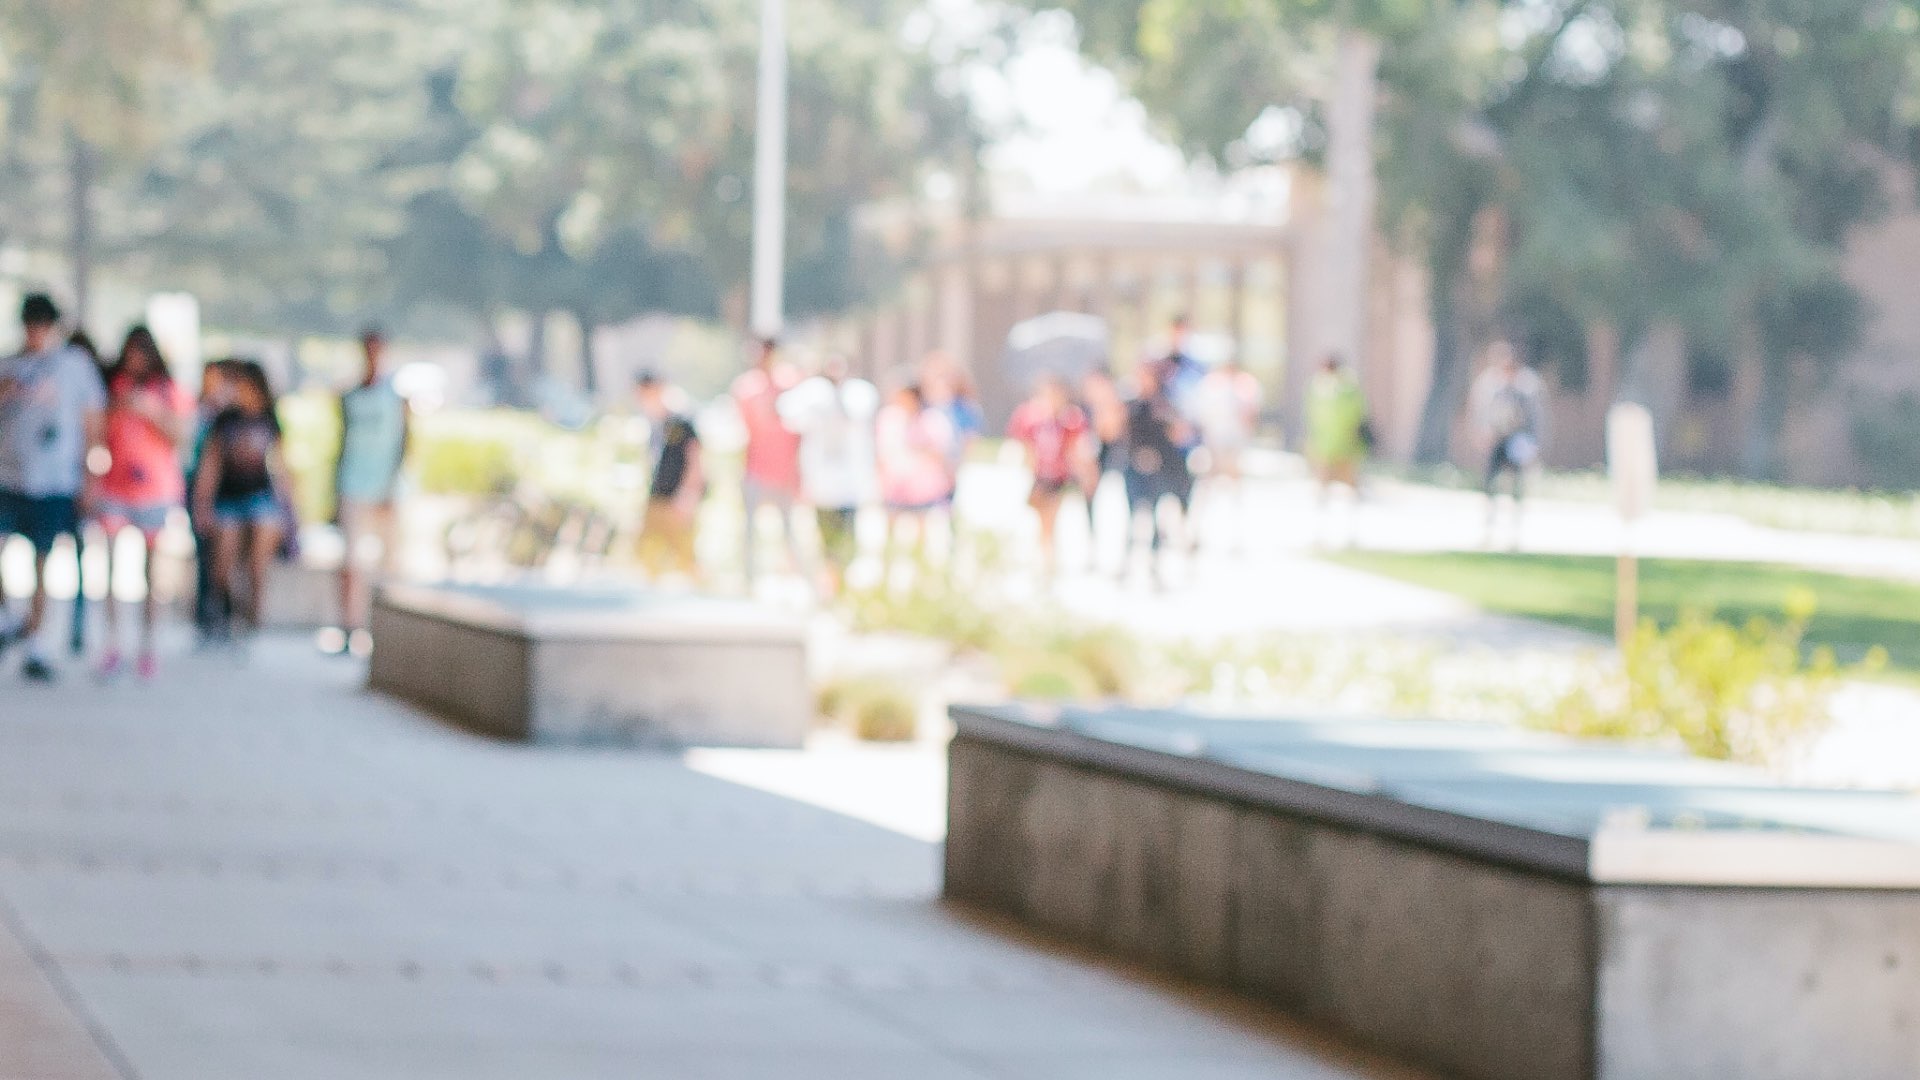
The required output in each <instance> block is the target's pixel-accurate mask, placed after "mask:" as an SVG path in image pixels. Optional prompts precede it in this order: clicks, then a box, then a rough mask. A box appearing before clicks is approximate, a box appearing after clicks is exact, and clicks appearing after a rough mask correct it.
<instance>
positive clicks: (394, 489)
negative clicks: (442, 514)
mask: <svg viewBox="0 0 1920 1080" xmlns="http://www.w3.org/2000/svg"><path fill="white" fill-rule="evenodd" d="M360 347H361V351H362V353H363V354H364V356H365V357H366V366H365V368H364V369H363V371H362V374H361V378H360V383H359V385H357V386H355V387H354V388H353V389H351V390H348V391H347V392H346V393H344V394H342V395H340V457H339V459H338V461H337V463H336V464H335V467H334V488H333V491H334V523H335V524H336V525H338V526H339V528H340V536H341V539H342V541H343V542H344V544H345V549H344V551H343V553H342V558H341V560H340V629H341V631H342V634H341V637H340V639H339V640H340V641H341V646H342V648H345V649H348V650H350V651H352V652H355V653H365V652H366V651H367V649H368V648H369V647H370V646H371V644H372V639H371V638H370V637H369V635H368V633H367V608H368V606H369V601H370V594H371V591H372V581H371V579H370V576H369V574H368V571H369V570H370V569H371V570H374V571H376V572H377V573H379V574H386V573H388V572H391V571H392V569H393V568H394V566H395V563H396V561H397V557H398V555H399V550H398V549H399V544H400V537H399V529H398V527H397V519H396V517H395V514H394V504H395V500H396V498H397V495H398V488H399V482H400V472H401V469H402V467H403V466H404V465H405V464H406V458H407V434H408V426H409V419H410V416H409V412H408V409H407V400H406V399H405V398H403V397H401V396H400V392H399V391H397V390H395V389H394V387H393V381H392V380H391V379H389V378H388V377H387V375H386V373H385V372H384V371H383V370H382V369H381V361H382V360H383V358H384V357H385V355H386V347H387V342H386V336H385V335H384V334H382V333H381V332H380V331H379V330H368V331H366V332H365V333H363V334H361V335H360Z"/></svg>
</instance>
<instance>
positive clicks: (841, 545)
mask: <svg viewBox="0 0 1920 1080" xmlns="http://www.w3.org/2000/svg"><path fill="white" fill-rule="evenodd" d="M814 519H815V520H816V521H817V522H818V523H819V527H820V553H821V554H822V555H824V556H826V559H827V562H829V563H831V564H833V565H834V566H838V567H840V568H841V569H843V570H844V569H846V568H847V567H848V566H851V565H852V564H853V559H854V556H856V555H858V554H859V553H860V536H859V533H858V531H857V528H856V526H857V523H858V519H859V511H857V510H853V509H851V508H848V509H838V510H827V509H819V510H815V511H814Z"/></svg>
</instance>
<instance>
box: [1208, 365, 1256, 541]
mask: <svg viewBox="0 0 1920 1080" xmlns="http://www.w3.org/2000/svg"><path fill="white" fill-rule="evenodd" d="M1192 414H1193V419H1194V427H1195V430H1196V431H1197V433H1198V434H1199V437H1200V446H1201V447H1202V448H1203V449H1204V451H1205V453H1204V455H1203V456H1204V458H1205V460H1206V480H1205V485H1204V493H1203V494H1202V495H1201V496H1199V497H1197V498H1196V502H1200V503H1203V504H1204V506H1205V508H1206V510H1207V511H1208V512H1209V513H1210V515H1211V516H1212V517H1214V518H1216V519H1217V518H1218V517H1219V516H1220V513H1221V509H1222V508H1225V507H1229V506H1231V507H1232V508H1233V509H1234V521H1233V523H1232V526H1233V536H1234V541H1233V542H1234V545H1235V546H1236V547H1238V546H1240V545H1241V544H1242V543H1243V542H1244V540H1245V533H1246V522H1245V517H1246V513H1245V505H1244V504H1245V501H1246V500H1245V490H1244V484H1243V481H1244V479H1245V477H1246V455H1247V450H1248V448H1249V447H1251V446H1252V445H1253V436H1254V433H1255V431H1257V430H1258V429H1259V426H1260V380H1259V379H1256V378H1254V376H1253V373H1252V372H1250V371H1248V370H1247V369H1246V368H1244V367H1242V366H1241V365H1240V362H1239V361H1238V360H1237V359H1228V360H1226V361H1224V362H1223V363H1221V364H1220V365H1219V366H1217V367H1215V368H1214V369H1213V370H1211V371H1209V372H1207V373H1206V374H1205V375H1203V376H1201V378H1200V382H1199V384H1198V385H1197V386H1196V387H1195V389H1194V393H1193V408H1192ZM1195 516H1196V517H1198V516H1199V510H1198V509H1196V511H1195Z"/></svg>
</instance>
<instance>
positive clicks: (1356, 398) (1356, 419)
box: [1306, 353, 1373, 542]
mask: <svg viewBox="0 0 1920 1080" xmlns="http://www.w3.org/2000/svg"><path fill="white" fill-rule="evenodd" d="M1306 421H1307V432H1306V451H1307V463H1308V465H1310V466H1311V467H1312V469H1313V476H1314V480H1315V482H1316V483H1317V484H1318V485H1319V510H1320V516H1321V517H1322V518H1324V517H1325V516H1326V512H1327V506H1328V503H1329V502H1330V501H1331V499H1332V495H1333V489H1334V488H1335V487H1336V486H1344V487H1346V488H1347V489H1348V490H1349V491H1350V492H1352V494H1353V499H1354V502H1355V504H1356V506H1357V504H1358V502H1359V499H1360V471H1361V468H1362V467H1363V466H1364V465H1365V464H1366V459H1367V453H1368V451H1369V450H1370V449H1371V443H1372V439H1373V435H1372V427H1373V425H1372V423H1371V422H1370V421H1369V420H1368V419H1367V400H1366V396H1365V394H1364V393H1363V392H1362V390H1361V389H1360V380H1358V379H1356V378H1354V377H1353V373H1352V372H1351V371H1349V370H1348V369H1347V366H1346V363H1345V362H1344V360H1343V359H1342V358H1341V356H1340V355H1339V354H1338V353H1330V354H1328V355H1327V357H1326V359H1324V360H1322V361H1321V363H1320V370H1319V371H1317V372H1315V373H1314V376H1313V378H1312V380H1311V381H1309V382H1308V383H1307V402H1306ZM1316 527H1318V526H1317V524H1316ZM1356 531H1357V530H1356V529H1355V528H1353V527H1350V528H1349V529H1348V538H1349V542H1351V540H1352V538H1353V536H1354V535H1355V533H1356Z"/></svg>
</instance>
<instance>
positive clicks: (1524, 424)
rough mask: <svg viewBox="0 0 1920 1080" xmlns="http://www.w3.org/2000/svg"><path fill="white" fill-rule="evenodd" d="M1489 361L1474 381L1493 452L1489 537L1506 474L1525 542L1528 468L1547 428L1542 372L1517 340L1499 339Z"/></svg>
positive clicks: (1481, 426) (1482, 429) (1480, 422)
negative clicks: (1523, 360) (1525, 359)
mask: <svg viewBox="0 0 1920 1080" xmlns="http://www.w3.org/2000/svg"><path fill="white" fill-rule="evenodd" d="M1487 354H1488V358H1487V366H1486V369H1485V370H1484V371H1482V372H1481V373H1480V377H1479V378H1478V379H1476V380H1475V381H1474V385H1473V406H1474V407H1473V415H1474V422H1475V427H1476V428H1477V429H1478V431H1479V435H1480V442H1481V446H1482V449H1483V450H1484V452H1485V453H1486V455H1487V472H1486V479H1485V483H1484V490H1485V492H1486V498H1487V531H1486V543H1487V545H1488V546H1489V547H1491V546H1492V545H1493V542H1494V535H1495V525H1496V523H1497V516H1498V509H1499V497H1498V496H1499V487H1500V481H1501V479H1502V478H1503V477H1505V478H1508V479H1509V483H1510V484H1511V487H1510V491H1511V493H1512V504H1513V547H1514V548H1515V549H1516V550H1517V549H1518V548H1519V547H1520V522H1521V517H1522V504H1523V503H1524V502H1525V500H1526V474H1527V472H1528V470H1530V469H1532V468H1533V466H1534V465H1535V464H1536V463H1537V462H1538V461H1539V460H1540V440H1541V431H1542V427H1543V424H1542V415H1541V404H1540V396H1541V383H1540V376H1539V374H1538V373H1536V372H1535V371H1534V370H1533V369H1532V368H1529V367H1527V366H1526V365H1524V364H1522V363H1521V362H1520V356H1519V354H1518V353H1517V352H1516V351H1515V350H1514V347H1513V344H1512V343H1511V342H1509V341H1506V340H1500V341H1495V342H1494V343H1493V344H1492V345H1491V346H1490V347H1489V348H1488V350H1487Z"/></svg>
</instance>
